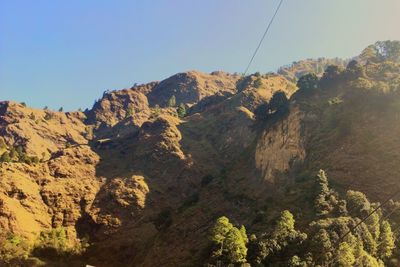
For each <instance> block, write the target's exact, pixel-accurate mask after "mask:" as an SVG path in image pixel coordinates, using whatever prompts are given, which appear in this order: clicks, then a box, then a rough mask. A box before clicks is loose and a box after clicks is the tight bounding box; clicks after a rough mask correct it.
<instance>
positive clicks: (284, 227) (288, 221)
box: [273, 210, 295, 237]
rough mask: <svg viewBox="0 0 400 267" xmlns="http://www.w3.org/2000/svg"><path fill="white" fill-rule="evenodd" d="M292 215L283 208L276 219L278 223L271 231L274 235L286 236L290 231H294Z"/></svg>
mask: <svg viewBox="0 0 400 267" xmlns="http://www.w3.org/2000/svg"><path fill="white" fill-rule="evenodd" d="M294 223H295V220H294V217H293V214H292V213H290V211H288V210H284V211H282V213H281V216H280V218H279V220H278V223H277V225H276V227H275V230H274V232H273V236H275V237H284V236H287V235H288V234H289V233H290V232H291V231H294Z"/></svg>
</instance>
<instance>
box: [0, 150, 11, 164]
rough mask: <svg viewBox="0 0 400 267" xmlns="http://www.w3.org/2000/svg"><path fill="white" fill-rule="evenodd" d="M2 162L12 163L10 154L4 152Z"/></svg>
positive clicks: (0, 159)
mask: <svg viewBox="0 0 400 267" xmlns="http://www.w3.org/2000/svg"><path fill="white" fill-rule="evenodd" d="M0 161H1V162H11V157H10V153H9V152H8V151H6V152H4V153H3V155H1V157H0Z"/></svg>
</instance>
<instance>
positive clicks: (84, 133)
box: [0, 71, 400, 266]
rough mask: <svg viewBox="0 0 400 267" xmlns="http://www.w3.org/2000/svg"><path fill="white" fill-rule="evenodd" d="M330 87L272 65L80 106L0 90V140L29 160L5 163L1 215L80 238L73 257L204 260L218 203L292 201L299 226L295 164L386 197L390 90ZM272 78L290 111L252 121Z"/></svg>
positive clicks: (392, 120) (391, 164)
mask: <svg viewBox="0 0 400 267" xmlns="http://www.w3.org/2000/svg"><path fill="white" fill-rule="evenodd" d="M335 88H336V89H335V90H330V91H324V92H322V93H321V92H320V93H315V94H312V95H310V96H307V97H304V96H301V95H300V94H299V93H298V92H297V93H295V91H296V90H297V88H296V86H295V85H294V84H293V83H292V82H291V81H289V80H288V79H286V78H285V77H283V76H281V75H278V74H267V75H259V74H255V75H250V76H248V77H244V78H242V77H240V76H239V75H231V74H227V73H223V72H214V73H211V74H205V73H200V72H196V71H190V72H186V73H180V74H177V75H174V76H172V77H170V78H168V79H166V80H164V81H161V82H153V83H149V84H147V85H138V86H134V87H132V88H130V89H124V90H117V91H111V92H105V93H104V95H103V97H102V98H101V99H99V100H98V101H97V102H96V103H95V105H94V106H93V108H92V109H90V110H87V111H85V112H67V113H63V112H53V111H50V110H37V109H32V108H29V107H26V106H24V105H22V104H19V103H14V102H9V101H4V102H1V103H0V138H1V140H0V141H1V142H2V143H4V145H3V146H2V147H0V152H1V153H4V152H6V151H8V152H11V151H12V149H13V148H19V152H18V153H19V155H22V154H23V155H24V157H25V158H26V157H28V158H30V160H29V161H26V160H21V159H18V157H16V156H14V157H12V158H11V162H3V163H1V167H0V227H1V229H2V231H3V232H12V233H15V234H18V235H20V236H22V237H24V238H27V239H28V240H30V241H31V242H32V243H34V242H35V240H37V238H38V236H39V235H40V233H41V232H43V231H48V230H49V229H52V228H59V227H63V228H65V229H66V233H67V239H68V242H69V243H71V244H78V243H79V242H80V241H82V240H83V239H88V240H89V243H90V244H91V246H90V247H89V249H88V250H87V251H86V253H84V256H82V258H81V259H80V261H79V263H77V266H81V264H83V263H87V264H92V265H95V266H201V264H202V263H203V260H204V257H205V253H206V252H205V251H206V248H207V246H208V243H207V233H208V232H207V231H208V228H209V227H210V225H212V224H213V222H214V220H215V218H217V217H219V216H221V215H227V216H229V218H232V220H234V221H236V222H240V223H241V224H245V225H246V226H250V227H251V226H253V229H255V230H257V227H259V226H258V225H257V223H256V222H255V221H256V218H257V217H258V216H259V214H260V212H261V211H262V212H265V210H268V215H266V216H267V217H268V218H269V219H270V218H273V217H274V216H275V215H276V214H277V213H278V212H279V211H280V210H281V208H285V207H288V206H292V208H293V209H292V210H294V213H295V215H296V218H298V219H299V221H300V225H301V220H302V217H305V216H307V212H306V211H304V210H303V213H301V212H300V211H301V209H302V207H301V206H300V205H294V207H293V201H295V200H296V199H298V197H299V194H301V193H299V192H294V193H293V192H292V191H290V192H289V191H288V190H287V189H286V188H287V186H293V184H294V185H295V187H296V184H295V183H296V181H297V179H298V177H300V176H301V175H302V174H304V173H308V172H311V171H315V170H318V169H319V168H324V169H325V170H327V171H328V172H329V174H330V177H331V179H332V180H333V183H334V184H335V185H336V186H337V187H338V188H354V189H359V190H362V191H364V192H367V193H368V194H369V195H370V196H371V198H375V199H377V200H379V199H383V197H384V196H385V194H384V193H385V192H386V195H387V194H388V193H390V192H391V188H392V187H393V186H394V185H395V184H396V183H397V182H398V180H397V179H398V178H397V177H396V175H397V173H399V172H400V169H399V168H400V167H399V165H398V164H397V163H398V160H399V159H400V158H399V157H400V153H398V151H399V150H398V149H397V148H398V144H399V142H398V141H399V140H398V138H399V135H398V133H399V130H400V129H398V128H399V127H398V125H400V124H399V123H397V120H398V119H399V118H400V116H399V113H398V112H399V109H398V106H400V105H399V103H400V98H396V97H394V98H393V97H392V98H391V99H390V101H389V100H388V101H389V102H387V103H390V104H389V105H386V106H384V107H382V105H381V101H383V100H382V99H381V98H380V97H378V98H379V99H380V100H379V101H377V100H376V99H378V98H376V96H375V95H369V93H364V92H363V93H361V95H364V96H365V97H360V93H359V91H357V89H354V88H348V87H345V86H339V87H335ZM278 91H282V92H284V93H285V94H286V96H287V97H288V98H289V100H288V104H287V105H288V107H287V111H285V113H283V114H280V115H279V116H278V114H276V113H272V114H268V116H269V117H268V119H267V120H264V121H262V120H261V121H260V119H259V118H257V110H258V109H259V108H260V107H261V106H262V105H266V104H268V103H269V102H270V101H271V99H272V97H273V95H274V93H276V92H278ZM355 94H357V97H354V95H355ZM172 96H174V97H175V99H176V103H175V106H173V107H172V106H169V105H168V104H169V100H170V99H171V97H172ZM332 99H335V101H333V100H332ZM385 100H387V99H385ZM332 103H333V104H332ZM180 104H183V105H184V106H185V108H186V110H187V115H186V116H184V117H182V116H181V117H179V116H178V115H177V111H176V107H177V106H179V105H180ZM382 118H384V119H382ZM349 121H350V122H349ZM19 158H21V157H19ZM382 191H385V192H382ZM277 199H282V200H281V201H277ZM263 214H264V213H263ZM43 261H46V259H45V258H44V259H43ZM71 264H72V263H70V265H71ZM72 265H73V264H72Z"/></svg>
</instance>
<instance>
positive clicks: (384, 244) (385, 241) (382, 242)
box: [378, 221, 396, 259]
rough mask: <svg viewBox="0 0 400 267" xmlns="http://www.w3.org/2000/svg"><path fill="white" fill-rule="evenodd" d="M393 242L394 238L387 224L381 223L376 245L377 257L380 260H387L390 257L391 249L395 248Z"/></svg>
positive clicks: (386, 222) (385, 222)
mask: <svg viewBox="0 0 400 267" xmlns="http://www.w3.org/2000/svg"><path fill="white" fill-rule="evenodd" d="M394 242H395V238H394V235H393V232H392V228H391V227H390V224H389V222H388V221H383V222H382V224H381V234H380V237H379V244H378V255H379V257H380V258H381V259H387V258H389V257H390V256H391V255H392V253H393V249H394V248H395V247H396V246H395V243H394Z"/></svg>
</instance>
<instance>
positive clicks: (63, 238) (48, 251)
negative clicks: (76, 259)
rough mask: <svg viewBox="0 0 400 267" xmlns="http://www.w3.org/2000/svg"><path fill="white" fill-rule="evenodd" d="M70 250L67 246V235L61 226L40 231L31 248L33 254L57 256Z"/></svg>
mask: <svg viewBox="0 0 400 267" xmlns="http://www.w3.org/2000/svg"><path fill="white" fill-rule="evenodd" d="M69 252H71V249H70V248H69V246H68V242H67V235H66V232H65V229H64V228H63V227H59V228H53V229H51V230H49V231H44V232H41V233H40V236H39V238H38V240H37V242H36V244H35V247H34V249H33V254H34V255H35V256H40V257H45V258H58V257H60V256H64V255H66V254H67V253H69Z"/></svg>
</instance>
